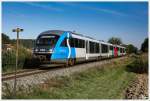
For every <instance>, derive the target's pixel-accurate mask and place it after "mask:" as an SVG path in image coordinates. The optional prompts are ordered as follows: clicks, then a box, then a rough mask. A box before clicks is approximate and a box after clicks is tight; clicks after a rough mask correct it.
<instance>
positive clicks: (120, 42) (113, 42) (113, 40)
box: [108, 37, 122, 45]
mask: <svg viewBox="0 0 150 101" xmlns="http://www.w3.org/2000/svg"><path fill="white" fill-rule="evenodd" d="M108 42H109V43H111V44H117V45H120V44H122V41H121V39H120V38H117V37H112V38H110V39H109V40H108Z"/></svg>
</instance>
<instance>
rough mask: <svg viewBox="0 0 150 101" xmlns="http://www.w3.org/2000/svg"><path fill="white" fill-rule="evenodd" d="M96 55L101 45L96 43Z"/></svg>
mask: <svg viewBox="0 0 150 101" xmlns="http://www.w3.org/2000/svg"><path fill="white" fill-rule="evenodd" d="M95 53H99V43H96V51H95Z"/></svg>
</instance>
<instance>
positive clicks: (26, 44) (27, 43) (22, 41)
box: [11, 39, 35, 49]
mask: <svg viewBox="0 0 150 101" xmlns="http://www.w3.org/2000/svg"><path fill="white" fill-rule="evenodd" d="M11 43H12V44H16V39H12V40H11ZM19 44H20V45H22V46H24V47H26V48H29V49H31V48H33V47H34V44H35V40H34V39H19Z"/></svg>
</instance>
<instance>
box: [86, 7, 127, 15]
mask: <svg viewBox="0 0 150 101" xmlns="http://www.w3.org/2000/svg"><path fill="white" fill-rule="evenodd" d="M89 9H91V10H95V11H99V12H104V13H107V14H112V15H119V16H128V15H127V14H125V13H122V12H119V11H115V10H112V9H104V8H89Z"/></svg>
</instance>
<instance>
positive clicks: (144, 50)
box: [141, 38, 148, 52]
mask: <svg viewBox="0 0 150 101" xmlns="http://www.w3.org/2000/svg"><path fill="white" fill-rule="evenodd" d="M141 51H142V52H148V38H145V40H144V42H143V43H142V45H141Z"/></svg>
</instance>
